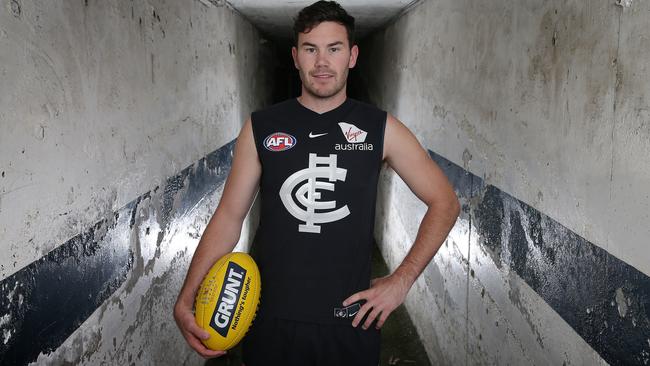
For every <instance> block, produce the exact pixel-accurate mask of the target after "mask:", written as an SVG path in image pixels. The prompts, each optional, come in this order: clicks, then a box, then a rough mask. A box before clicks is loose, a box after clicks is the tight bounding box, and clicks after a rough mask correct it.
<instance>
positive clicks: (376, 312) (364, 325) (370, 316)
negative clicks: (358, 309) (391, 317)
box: [363, 307, 381, 329]
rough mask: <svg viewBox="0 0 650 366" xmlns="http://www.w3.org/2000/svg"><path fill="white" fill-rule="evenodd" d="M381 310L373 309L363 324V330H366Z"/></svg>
mask: <svg viewBox="0 0 650 366" xmlns="http://www.w3.org/2000/svg"><path fill="white" fill-rule="evenodd" d="M380 311H381V310H380V309H379V308H378V307H374V308H373V309H372V311H371V312H370V315H368V318H366V321H365V323H363V329H368V328H369V327H370V325H371V324H372V322H373V321H374V320H375V318H376V317H377V315H378V314H379V312H380Z"/></svg>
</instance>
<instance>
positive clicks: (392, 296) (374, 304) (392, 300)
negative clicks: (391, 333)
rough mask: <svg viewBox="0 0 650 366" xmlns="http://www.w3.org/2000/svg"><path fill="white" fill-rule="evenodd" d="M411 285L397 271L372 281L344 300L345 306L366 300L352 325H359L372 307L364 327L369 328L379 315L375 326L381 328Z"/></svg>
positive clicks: (404, 297)
mask: <svg viewBox="0 0 650 366" xmlns="http://www.w3.org/2000/svg"><path fill="white" fill-rule="evenodd" d="M411 285H412V284H411V283H409V281H407V280H406V279H405V278H404V277H402V276H401V275H400V274H398V273H397V272H396V273H393V274H391V275H388V276H385V277H379V278H375V279H373V280H372V281H370V288H369V289H367V290H364V291H360V292H357V293H355V294H354V295H352V296H350V297H348V298H347V299H345V301H343V306H348V305H350V304H352V303H355V302H357V301H359V300H362V299H363V300H366V302H365V304H363V306H361V309H359V312H358V313H357V315H356V316H355V317H354V320H352V326H353V327H356V326H357V325H359V323H360V322H361V320H362V319H363V317H364V316H365V315H366V313H367V312H368V311H369V310H371V309H372V311H370V314H369V315H368V318H367V319H366V321H365V322H364V324H363V329H368V328H369V327H370V325H371V324H372V322H373V321H374V320H375V318H377V317H378V316H379V320H378V321H377V324H376V325H375V328H377V329H379V328H381V327H382V325H384V322H385V321H386V318H388V315H390V313H392V312H393V310H395V309H396V308H397V307H398V306H400V305H401V304H402V303H403V302H404V299H406V294H407V293H408V291H409V289H410V288H411Z"/></svg>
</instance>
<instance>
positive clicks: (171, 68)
mask: <svg viewBox="0 0 650 366" xmlns="http://www.w3.org/2000/svg"><path fill="white" fill-rule="evenodd" d="M0 4H1V7H0V49H1V50H2V52H0V85H2V94H1V97H0V129H1V130H2V134H0V223H1V224H0V250H1V251H2V252H3V253H4V255H2V256H1V257H0V279H4V278H6V277H7V276H9V275H10V274H12V273H14V272H15V271H17V270H19V269H20V268H22V267H23V266H25V265H27V264H28V263H30V262H32V261H34V260H36V259H38V258H40V257H41V256H42V255H44V254H46V253H47V252H49V251H50V250H52V249H53V248H54V247H56V246H57V245H60V244H61V243H63V242H65V241H66V240H68V239H70V238H71V237H72V236H74V235H76V234H78V233H80V232H84V231H85V230H87V229H88V228H89V227H90V226H92V225H93V224H94V223H95V222H97V221H99V220H100V219H102V218H104V217H107V216H110V214H111V213H112V212H113V211H115V210H117V209H118V208H120V207H122V206H124V205H125V204H126V203H127V202H129V201H131V200H133V199H134V198H135V197H137V196H139V195H140V194H142V193H143V192H145V191H147V190H149V189H152V188H153V187H155V186H157V185H161V183H162V182H164V180H165V179H166V178H167V177H169V176H171V175H173V174H176V173H177V172H178V171H180V170H181V169H183V168H184V167H186V166H188V165H190V164H192V163H194V162H195V161H197V160H198V159H199V158H201V157H203V156H205V155H206V154H207V153H209V152H211V151H213V150H215V149H217V148H219V147H220V146H222V145H224V144H225V143H226V142H228V141H230V140H232V139H233V138H234V137H235V136H236V134H237V132H238V131H239V128H240V126H241V124H242V123H243V121H244V119H245V118H246V117H247V113H250V111H251V110H252V109H253V108H255V107H257V106H259V105H263V104H266V100H268V99H269V96H268V89H269V85H268V80H269V78H270V73H269V72H268V70H270V67H271V64H270V63H269V62H268V60H269V59H270V60H273V57H269V55H268V54H267V53H266V52H267V51H268V49H267V47H265V43H264V42H266V41H265V40H264V39H261V38H260V37H259V35H258V33H257V31H256V30H255V29H254V27H253V26H252V25H251V24H250V23H248V22H247V21H246V20H245V19H243V18H242V17H241V16H239V15H238V14H237V13H236V12H234V11H233V10H231V9H230V8H229V7H226V6H221V7H217V6H214V5H212V3H210V2H201V1H191V2H187V3H179V2H175V1H145V2H142V1H138V2H118V1H77V2H73V1H64V2H44V1H24V0H11V1H9V0H3V1H2V2H1V3H0Z"/></svg>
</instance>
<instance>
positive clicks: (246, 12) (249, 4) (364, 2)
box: [227, 0, 420, 42]
mask: <svg viewBox="0 0 650 366" xmlns="http://www.w3.org/2000/svg"><path fill="white" fill-rule="evenodd" d="M227 2H228V3H229V4H230V5H231V6H232V7H233V8H235V9H236V10H237V11H239V12H240V13H241V14H242V15H243V16H244V17H246V18H247V19H248V20H249V21H250V22H251V23H253V24H255V26H256V27H257V28H258V29H260V31H262V32H263V33H264V34H265V35H266V36H267V37H269V38H271V39H273V40H275V41H280V42H288V41H291V40H292V38H293V31H292V28H293V20H294V18H295V17H296V15H298V12H299V11H300V9H302V8H304V7H305V6H308V5H310V4H312V3H314V2H315V0H307V1H304V0H294V1H292V0H282V1H269V0H227ZM419 2H420V0H340V1H338V3H339V4H341V6H342V7H343V8H344V9H345V10H346V11H347V12H348V13H349V14H350V15H352V16H353V17H354V18H355V27H356V33H357V39H362V38H363V37H365V36H366V35H368V34H369V33H371V32H372V31H373V30H375V29H377V28H381V27H382V26H383V25H385V24H386V23H388V22H390V21H391V20H392V19H393V18H395V17H396V16H399V15H400V14H401V13H402V12H403V11H406V10H408V9H410V8H411V7H413V6H414V5H415V4H417V3H419Z"/></svg>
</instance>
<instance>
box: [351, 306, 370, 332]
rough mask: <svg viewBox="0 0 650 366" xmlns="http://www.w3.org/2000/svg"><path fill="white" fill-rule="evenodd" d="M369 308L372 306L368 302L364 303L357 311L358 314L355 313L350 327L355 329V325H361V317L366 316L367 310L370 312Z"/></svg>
mask: <svg viewBox="0 0 650 366" xmlns="http://www.w3.org/2000/svg"><path fill="white" fill-rule="evenodd" d="M371 308H372V304H371V303H370V302H369V301H368V302H366V303H365V304H363V306H362V307H361V309H359V312H358V313H357V315H356V316H355V317H354V320H352V326H353V327H356V326H357V325H359V323H361V320H362V319H363V317H364V316H365V315H366V313H367V312H368V310H370V309H371Z"/></svg>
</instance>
